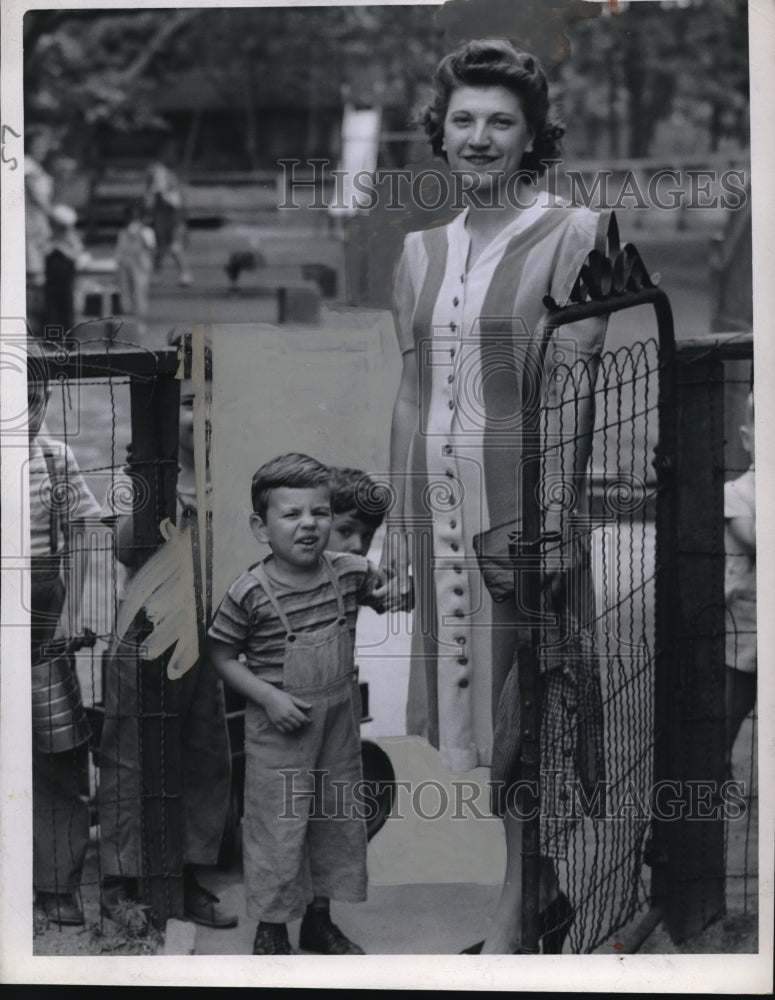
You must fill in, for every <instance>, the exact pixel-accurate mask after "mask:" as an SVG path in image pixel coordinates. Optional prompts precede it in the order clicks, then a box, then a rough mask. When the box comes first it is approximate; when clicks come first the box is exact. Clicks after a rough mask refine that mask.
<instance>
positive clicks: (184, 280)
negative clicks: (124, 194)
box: [145, 146, 192, 287]
mask: <svg viewBox="0 0 775 1000" xmlns="http://www.w3.org/2000/svg"><path fill="white" fill-rule="evenodd" d="M173 159H174V153H173V150H172V148H171V147H169V146H168V147H167V148H166V149H165V150H164V152H163V153H162V155H161V156H160V157H159V159H158V160H157V161H156V162H155V163H152V164H151V165H150V166H149V167H148V171H147V173H146V182H145V206H146V209H147V211H148V213H149V215H150V217H151V218H152V219H153V231H154V233H155V236H156V257H155V261H154V263H155V269H156V270H157V271H160V270H161V268H162V265H163V263H164V258H165V257H166V256H167V254H168V253H169V254H170V255H171V256H172V259H173V260H174V262H175V264H176V266H177V268H178V283H179V284H180V285H182V286H184V287H187V286H188V285H190V284H191V281H192V278H191V274H190V272H189V271H188V269H187V267H186V260H185V255H184V252H183V242H184V238H185V233H186V221H185V216H184V213H183V196H182V194H181V190H180V181H179V180H178V178H177V175H176V174H175V171H174V170H173V169H172V162H173Z"/></svg>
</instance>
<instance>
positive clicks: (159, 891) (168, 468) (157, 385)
mask: <svg viewBox="0 0 775 1000" xmlns="http://www.w3.org/2000/svg"><path fill="white" fill-rule="evenodd" d="M48 348H49V349H43V350H41V351H40V352H39V353H31V354H30V358H29V364H28V380H29V382H30V384H36V383H37V384H40V383H41V382H42V381H45V382H47V384H48V385H49V387H50V399H49V403H48V413H47V429H48V431H49V433H50V435H51V436H52V439H56V440H57V441H58V442H60V443H61V446H62V448H63V449H66V450H69V451H70V452H71V453H72V451H74V450H77V451H78V453H79V454H78V458H77V459H76V461H75V463H74V465H72V466H70V465H68V466H66V468H68V469H70V468H77V470H78V476H79V477H81V478H82V480H83V482H84V483H85V489H88V490H89V491H90V492H91V494H92V495H93V497H94V499H95V500H96V501H97V503H98V504H99V505H103V504H104V509H103V516H102V517H99V518H96V517H92V518H90V519H89V521H87V522H86V523H85V524H84V525H83V527H78V528H77V530H78V531H79V532H80V531H85V532H86V535H87V536H90V537H86V538H84V539H82V547H83V548H84V549H85V550H89V549H90V551H91V555H92V557H96V559H97V562H96V563H95V562H92V565H91V566H90V572H87V574H86V578H85V581H76V585H79V584H80V582H84V583H85V586H86V592H85V593H84V596H83V607H82V608H80V609H79V610H78V612H77V618H78V620H76V621H73V620H72V618H71V620H70V623H69V624H70V634H71V635H75V634H76V633H79V632H81V626H83V625H85V626H86V627H89V628H93V629H94V630H95V631H96V632H97V635H96V641H95V642H94V644H93V645H92V646H91V648H85V649H82V650H81V651H80V652H78V653H76V654H75V657H74V664H75V669H76V674H77V676H78V678H79V681H80V687H81V690H82V696H83V702H84V706H85V709H86V714H87V717H88V720H89V723H90V728H91V737H90V740H89V746H90V750H91V763H90V766H89V771H90V776H89V789H88V793H89V795H90V824H91V825H92V827H97V831H98V832H97V840H98V844H99V840H100V832H101V831H100V827H99V825H98V824H99V822H100V817H99V815H98V813H97V809H96V800H97V795H96V792H97V789H98V785H99V773H100V766H99V765H100V737H101V730H102V722H103V708H104V697H105V693H106V692H105V690H104V669H103V665H104V662H105V657H106V656H107V655H108V654H109V649H110V643H111V637H112V634H113V627H114V623H115V620H116V616H117V610H118V592H119V587H118V581H117V575H118V573H119V572H120V567H119V564H118V562H117V561H116V559H115V557H114V556H115V551H114V540H113V532H112V527H111V521H115V515H116V512H117V511H118V512H119V513H123V514H126V515H131V522H130V532H131V537H129V538H127V539H126V540H125V542H124V544H125V547H126V548H127V549H130V550H131V551H132V553H133V561H134V564H135V565H138V566H139V565H141V564H142V563H143V562H145V561H146V560H147V559H148V557H149V556H150V555H151V554H152V553H153V552H154V551H155V550H156V549H157V548H158V546H159V545H160V544H161V543H162V537H161V535H160V532H159V525H160V524H161V523H162V521H164V520H165V519H169V520H170V521H171V522H172V523H173V524H174V522H175V517H176V506H177V501H176V481H177V449H178V420H179V396H180V382H179V380H178V379H177V378H176V377H175V375H176V372H177V370H178V352H177V350H175V349H171V350H164V351H149V350H146V349H139V348H137V347H136V346H134V345H131V344H124V343H122V342H120V341H118V340H116V339H113V340H110V341H102V340H100V341H93V342H88V341H85V340H81V341H80V342H79V341H75V340H65V339H57V340H56V342H54V343H51V344H49V345H48ZM106 414H108V419H107V420H106ZM124 435H128V440H124V439H123V438H124ZM130 442H131V473H132V474H131V477H129V478H127V477H126V476H121V475H120V474H117V473H118V470H120V468H121V466H122V464H123V463H124V461H126V460H127V458H126V456H125V453H124V448H125V446H126V445H128V444H129V443H130ZM68 461H70V460H68ZM66 479H67V473H66V474H65V481H64V482H63V483H61V484H59V489H60V491H61V493H62V496H61V498H60V499H59V501H58V502H59V512H60V513H61V514H62V515H63V521H66V520H67V515H69V512H70V506H69V505H70V504H71V502H72V497H71V483H69V482H67V481H66ZM55 501H56V498H55ZM31 502H34V498H33V497H31ZM65 530H66V531H67V528H66V529H65ZM70 534H71V536H72V532H71V533H70ZM95 539H97V540H98V542H97V544H96V545H95ZM100 539H101V541H100ZM73 546H74V538H73V537H70V538H69V543H68V550H67V554H66V556H65V559H66V562H67V561H69V562H71V561H72V556H71V554H72V551H73ZM64 568H65V571H66V572H68V571H69V570H72V566H67V565H66V566H65V567H64ZM71 579H72V575H71ZM70 601H71V603H72V604H74V605H76V604H77V603H78V602H77V601H73V597H72V594H71V595H70ZM95 620H97V621H99V623H100V624H99V625H96V626H95V625H94V622H95ZM167 659H168V656H167V655H166V654H165V656H162V657H160V658H158V659H155V660H141V659H139V658H138V659H137V660H136V676H135V677H134V679H133V683H132V686H133V687H135V688H136V691H137V704H136V706H135V707H134V709H133V713H134V715H135V718H134V720H133V721H134V723H135V724H136V726H137V733H138V740H137V745H138V748H139V761H138V760H133V761H132V766H133V767H136V768H137V769H138V771H139V783H140V789H139V802H138V801H133V802H132V805H131V807H130V806H129V805H128V804H127V805H125V806H124V807H123V808H126V809H129V808H132V809H133V810H136V811H139V816H138V815H135V816H133V820H134V822H136V823H138V824H139V827H140V829H141V831H142V837H141V846H140V847H139V848H138V849H139V851H140V853H141V858H140V859H139V860H140V869H141V870H140V872H139V873H138V872H132V873H131V875H132V876H136V875H138V874H139V875H140V882H141V886H140V889H141V895H142V899H143V902H144V903H146V904H148V905H149V906H150V910H151V914H152V918H153V920H154V922H156V923H157V924H158V925H163V923H164V921H165V920H166V918H167V917H168V916H179V915H182V839H181V835H180V833H181V817H180V760H179V759H178V758H179V747H180V740H179V738H178V729H179V724H180V723H179V706H178V699H179V689H180V685H179V684H175V683H173V682H169V681H168V679H167V676H166V663H167ZM118 697H119V699H120V698H121V693H120V692H119V694H118ZM51 759H52V761H53V757H52V758H51ZM126 763H127V762H126V761H124V762H122V761H121V760H118V761H117V765H118V772H119V775H118V778H117V784H118V793H117V805H116V809H117V812H120V811H121V809H122V802H121V795H122V792H121V780H122V778H121V774H122V766H123V765H124V764H126ZM45 770H47V769H46V768H44V771H45ZM51 771H52V773H53V764H52V767H51ZM51 780H52V782H53V780H54V779H53V778H52V779H51ZM86 792H87V790H86V789H84V794H86ZM55 794H56V793H55V792H54V791H53V784H52V791H51V792H49V793H48V796H49V798H50V799H51V801H53V803H54V805H53V806H52V807H51V808H52V815H51V817H50V820H51V823H52V824H54V825H55V826H58V827H59V829H60V830H61V831H63V832H62V833H61V834H60V835H59V839H60V840H61V838H62V837H63V838H64V840H61V843H62V844H63V845H64V846H63V850H64V851H67V852H69V853H70V855H71V857H70V859H69V861H70V863H71V864H72V865H74V866H75V867H76V868H77V867H78V864H79V859H78V857H77V856H76V855H78V853H79V851H80V850H81V847H80V846H74V841H73V835H72V833H70V834H67V833H66V832H65V831H66V830H67V826H68V815H65V814H64V813H62V814H58V812H57V805H56V802H57V800H56V797H55ZM125 794H128V793H125ZM44 796H45V793H44ZM60 813H61V810H60ZM122 818H123V817H122V816H118V817H117V822H118V821H120V820H121V819H122ZM102 819H103V821H105V820H106V817H104V816H103V817H102ZM94 854H95V856H94V857H92V856H91V855H90V854H88V855H87V857H86V860H85V867H84V871H83V876H82V877H81V879H80V893H78V892H77V895H80V896H81V898H82V900H83V901H84V903H86V897H87V896H88V897H89V899H93V898H94V897H95V896H96V898H97V900H98V901H100V900H101V888H100V887H101V881H102V879H101V875H102V872H101V861H100V851H99V850H97V851H96V852H94ZM60 860H61V861H62V866H63V867H66V865H67V859H65V858H62V859H60ZM81 863H83V859H81ZM55 867H56V868H57V875H59V873H60V871H61V870H62V869H61V868H60V865H59V864H57V865H55ZM128 874H129V873H128ZM65 889H66V887H65V886H60V885H57V886H56V890H57V891H59V892H61V891H63V890H65ZM92 905H93V904H92ZM97 906H98V907H99V902H98V903H97ZM84 910H85V916H87V918H92V919H94V920H96V921H97V922H100V921H101V913H100V910H99V908H98V909H97V912H96V913H94V912H89V910H90V906H89V905H85V906H84Z"/></svg>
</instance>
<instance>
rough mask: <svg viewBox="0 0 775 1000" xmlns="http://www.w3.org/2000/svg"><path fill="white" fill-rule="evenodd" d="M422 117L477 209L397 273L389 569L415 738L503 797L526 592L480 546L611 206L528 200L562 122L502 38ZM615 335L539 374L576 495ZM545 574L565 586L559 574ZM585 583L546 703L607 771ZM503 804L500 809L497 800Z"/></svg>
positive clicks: (560, 911) (556, 946) (531, 68)
mask: <svg viewBox="0 0 775 1000" xmlns="http://www.w3.org/2000/svg"><path fill="white" fill-rule="evenodd" d="M420 122H421V124H423V125H424V127H425V130H426V132H427V134H428V137H429V139H430V141H431V145H432V147H433V150H434V152H435V153H437V154H439V155H441V156H443V157H444V158H445V159H446V160H447V161H448V163H449V166H450V168H451V170H452V173H453V176H455V175H456V176H458V177H459V176H461V175H462V176H463V178H464V181H465V183H461V184H460V185H459V189H460V190H461V191H464V192H466V198H467V207H466V208H465V210H464V211H463V212H462V213H461V214H460V215H458V216H457V217H456V218H455V219H454V221H452V222H451V223H450V224H449V225H447V226H443V227H441V226H436V227H435V228H431V229H427V230H425V231H423V232H415V233H410V234H409V235H408V236H407V238H406V241H405V244H404V251H403V255H402V258H401V262H400V264H399V267H398V270H397V273H396V281H395V289H394V300H395V315H396V325H397V330H398V338H399V343H400V347H401V352H402V355H403V374H402V378H401V383H400V386H399V390H398V395H397V398H396V403H395V408H394V413H393V424H392V431H391V473H392V477H393V479H392V481H393V486H394V489H395V494H396V499H397V502H396V504H395V506H394V508H393V509H392V510H391V512H390V514H389V515H388V531H387V535H386V537H387V544H386V549H385V554H384V563H385V565H386V566H387V567H388V568H389V569H390V570H391V571H392V573H393V574H394V575H393V578H392V579H393V580H394V581H395V582H394V584H393V586H394V589H395V590H396V591H397V592H398V593H400V594H403V595H405V596H406V602H407V603H408V599H409V596H408V595H409V593H410V580H409V561H410V558H409V557H410V553H411V562H412V581H411V582H412V583H413V586H414V592H415V594H416V608H415V617H416V621H415V628H414V631H413V636H412V660H411V670H410V682H409V697H408V711H407V732H409V733H414V734H418V735H422V736H425V737H427V739H428V740H429V741H430V742H431V743H432V744H433V745H434V746H436V747H438V749H439V752H440V754H441V758H442V760H443V762H444V763H445V765H446V766H447V767H448V768H449V769H450V770H451V771H453V772H463V771H468V770H471V769H472V768H475V767H477V766H478V765H491V766H492V775H491V777H492V779H493V782H501V786H502V787H504V786H505V788H506V789H510V788H513V787H515V786H516V783H517V782H518V781H519V778H520V773H519V757H520V740H519V731H518V724H519V702H518V693H519V692H518V685H517V683H516V679H517V669H516V666H515V641H516V635H517V600H516V599H515V594H514V591H513V588H512V591H511V593H510V594H503V593H500V594H497V595H495V596H493V595H491V594H490V592H489V591H488V589H487V587H488V586H489V583H487V584H486V583H485V579H484V577H483V576H482V575H481V574H480V573H479V572H478V569H477V554H478V553H479V554H481V552H482V551H484V550H485V549H486V550H487V551H488V552H490V553H491V555H492V556H493V557H494V558H495V559H496V560H497V559H501V560H507V559H508V552H507V549H506V539H507V537H508V533H509V531H510V530H511V531H513V530H518V529H519V527H520V524H521V511H520V488H521V486H520V483H521V477H520V465H521V462H522V459H523V455H522V424H523V416H524V408H525V405H526V403H527V400H524V399H523V398H522V392H523V387H524V386H526V385H528V384H529V382H530V380H527V381H526V380H525V371H524V368H525V358H526V357H527V356H528V351H529V347H530V344H531V343H532V342H533V341H535V339H536V338H538V337H540V336H541V335H542V333H543V328H544V325H545V319H546V307H545V305H544V299H545V296H547V295H552V297H553V298H556V301H558V302H564V301H565V300H566V299H567V296H568V294H569V292H570V288H571V286H572V283H573V280H574V279H575V277H576V273H577V270H578V266H579V261H580V260H583V259H584V257H585V256H586V253H587V252H588V251H589V250H591V249H592V247H593V246H594V244H595V235H596V231H597V225H598V217H597V216H596V215H595V214H594V213H593V212H591V211H589V210H587V209H584V208H573V207H570V206H568V205H566V204H564V203H562V202H560V201H559V200H553V199H552V198H550V197H549V196H546V197H542V198H540V199H539V198H532V199H531V198H529V197H527V194H528V191H527V189H529V188H530V187H531V186H532V185H536V184H537V181H538V178H539V177H540V176H541V175H542V173H543V172H544V170H545V168H546V161H547V160H550V159H551V160H557V159H558V153H559V147H558V140H559V138H560V137H561V136H562V134H563V129H562V128H561V127H560V126H558V125H556V124H554V123H553V122H552V120H551V118H550V109H549V101H548V86H547V80H546V77H545V75H544V72H543V70H542V68H541V66H540V64H539V63H538V61H537V60H536V59H535V58H534V57H533V56H531V55H529V54H528V53H526V52H522V51H519V50H517V49H515V48H514V47H513V46H512V45H510V44H509V43H508V42H505V41H500V40H480V41H472V42H468V43H466V44H465V45H462V46H461V47H460V48H458V49H457V50H455V51H454V52H452V53H451V54H450V55H448V56H446V57H445V58H444V59H442V61H441V63H440V64H439V66H438V69H437V71H436V75H435V78H434V81H433V94H432V98H431V100H430V102H429V103H428V105H427V106H426V108H425V109H424V110H423V112H422V113H421V115H420ZM604 334H605V322H604V321H603V320H591V321H590V320H588V321H586V322H583V323H577V324H572V325H570V326H568V327H566V328H564V330H563V341H562V345H561V346H562V351H561V352H558V351H557V350H556V349H555V351H554V352H550V354H548V355H547V357H550V358H551V357H553V358H554V361H553V362H550V366H551V364H552V363H554V364H555V365H558V366H559V365H560V364H561V363H563V362H564V364H565V365H566V366H567V367H569V368H570V369H571V370H573V371H574V372H578V378H574V379H567V378H566V379H564V384H565V385H569V384H572V385H574V386H575V387H576V389H577V390H578V391H577V392H574V393H573V394H572V395H571V394H570V393H568V395H570V397H571V398H567V399H566V398H564V395H563V394H561V393H560V390H559V388H558V386H559V382H558V380H557V378H556V377H555V376H556V375H557V374H558V372H555V371H553V370H546V371H537V372H535V377H534V378H533V379H532V381H533V383H534V384H535V389H536V393H537V394H543V395H541V398H543V399H544V400H545V401H546V400H548V402H549V404H550V407H549V409H550V410H551V411H552V412H553V413H555V414H556V415H557V417H558V426H557V427H555V428H553V429H551V428H550V433H552V434H553V435H554V438H553V444H554V445H555V447H554V448H553V449H552V451H553V455H552V458H551V459H549V460H547V462H546V464H547V465H550V468H549V469H548V470H545V471H547V472H548V473H549V475H550V476H551V475H553V476H554V477H555V478H559V479H562V480H565V479H567V482H568V486H569V488H570V489H571V490H573V492H574V495H575V493H579V494H584V491H583V490H578V489H576V487H577V486H578V483H579V477H580V476H583V475H584V474H585V470H586V465H587V460H588V456H589V445H590V436H591V431H592V427H593V415H592V408H591V404H590V399H591V395H592V394H591V393H590V392H589V391H588V389H589V386H590V385H594V378H595V372H596V368H597V361H598V357H599V352H600V349H601V347H602V343H603V338H604ZM560 354H561V355H562V359H563V360H562V361H561V357H560ZM576 366H578V368H577V367H576ZM561 381H562V380H561ZM561 396H562V398H561ZM536 398H539V397H538V395H537V396H536ZM579 506H580V504H579ZM549 513H550V512H548V511H546V512H544V517H543V528H544V530H545V531H550V530H551V531H559V532H562V533H568V532H569V531H570V523H571V520H572V519H571V518H569V517H565V515H564V514H563V515H558V516H557V518H556V519H555V520H556V523H550V520H551V519H550V517H549ZM574 513H581V514H583V511H580V510H578V509H577V510H576V511H575V512H574ZM563 538H564V539H565V534H563ZM565 540H569V538H568V539H565ZM498 544H500V545H501V548H500V549H498ZM572 549H573V547H572V546H570V545H569V546H568V551H571V550H572ZM582 550H583V544H582V545H581V546H579V551H582ZM573 551H575V549H574V550H573ZM582 564H583V559H582V558H581V557H579V566H581V565H582ZM566 568H567V569H570V568H573V569H574V572H575V571H576V569H577V567H576V565H575V563H574V565H573V566H572V567H571V566H568V567H566ZM507 575H508V574H507ZM544 582H545V584H546V585H547V588H546V589H547V590H548V591H549V590H551V591H552V592H553V590H554V589H555V588H554V581H552V580H546V581H544ZM549 584H551V585H552V586H551V588H550V587H549ZM572 584H573V586H571V587H570V588H568V591H567V592H568V593H569V594H570V596H569V597H568V599H567V600H566V601H565V606H564V607H563V608H561V609H555V610H559V613H560V621H561V622H562V623H563V626H564V628H565V629H566V630H567V635H566V636H565V638H568V637H572V643H571V644H572V645H573V649H574V652H573V653H572V654H569V660H570V662H567V661H566V662H565V663H564V664H563V667H562V669H559V668H558V666H557V665H556V664H555V666H554V668H553V669H549V668H547V667H546V665H545V664H544V666H543V679H544V683H545V692H548V693H545V699H548V701H547V704H548V703H550V704H551V705H552V710H553V711H554V715H553V714H552V711H549V710H548V709H546V707H545V711H544V719H543V724H544V730H545V731H546V732H549V733H553V734H555V735H556V734H558V733H559V734H564V735H567V734H569V733H571V732H573V733H577V734H584V735H583V736H579V739H578V740H577V743H576V745H578V746H584V747H585V752H586V753H587V754H588V756H587V757H585V759H584V760H583V761H575V760H573V761H572V763H571V767H573V765H574V764H575V766H576V768H577V770H578V771H579V772H581V774H580V776H582V777H583V778H584V779H590V778H591V779H592V780H595V779H596V778H600V777H602V749H601V748H602V723H601V721H600V719H601V711H602V710H601V709H600V708H599V706H600V695H599V691H600V687H599V675H598V672H597V663H596V661H595V659H594V656H593V655H592V645H591V643H592V640H591V636H588V635H587V634H586V633H585V631H584V629H583V628H582V627H580V626H579V625H578V623H577V622H578V620H582V621H586V620H587V619H583V618H580V616H579V614H578V613H577V612H578V609H577V607H576V604H579V603H583V601H584V598H585V596H586V594H587V592H588V591H589V589H590V585H589V580H588V579H587V578H586V577H585V576H584V574H583V572H580V573H579V574H577V576H574V577H573V578H572ZM394 596H395V595H394ZM504 598H507V599H504ZM571 657H575V661H574V660H573V659H572V658H571ZM582 682H583V684H584V690H585V695H584V700H583V704H582V700H581V699H579V706H580V707H579V710H578V712H577V714H576V716H574V718H573V719H571V718H570V717H569V716H568V712H567V711H566V710H565V707H564V706H566V705H570V704H571V698H570V691H571V689H573V690H575V687H576V685H581V684H582ZM564 684H566V685H567V688H568V690H567V691H566V690H565V688H563V685H564ZM565 694H568V695H569V696H568V697H567V698H566V697H565ZM575 727H578V728H575ZM553 743H554V744H556V745H555V746H552V747H551V748H550V749H549V752H547V753H546V754H545V756H544V757H543V761H542V762H543V764H544V766H545V767H547V768H551V767H552V766H553V765H554V764H557V766H558V767H559V768H560V770H562V769H563V768H564V767H565V766H566V765H567V761H565V762H563V761H562V760H555V756H556V755H558V754H561V747H562V745H563V744H567V743H568V739H565V738H557V739H555V740H553ZM558 748H560V749H558ZM542 753H544V746H543V741H542ZM494 806H495V808H496V809H497V810H498V811H503V803H502V802H499V801H495V802H494ZM505 812H506V815H505V822H506V843H507V871H506V876H505V879H504V887H503V893H502V896H501V900H500V902H499V904H498V907H497V910H496V913H495V917H494V920H493V924H492V928H491V930H490V932H489V934H488V936H487V938H486V939H485V941H484V942H483V943H482V946H481V950H482V951H484V952H490V953H496V952H511V951H515V950H518V949H519V947H520V943H521V940H520V907H521V894H522V888H521V867H520V865H521V862H520V854H521V842H522V828H521V822H520V821H519V819H518V818H516V817H514V816H511V815H509V813H508V810H505ZM540 874H541V878H540V893H539V908H540V910H541V913H540V915H539V927H540V928H541V931H540V933H541V936H542V938H543V940H542V947H543V951H544V952H549V951H560V950H561V949H562V943H563V940H564V938H565V936H566V934H567V931H568V927H569V925H570V921H571V919H572V914H573V910H572V908H571V906H570V903H569V902H568V900H567V898H566V897H565V896H564V895H563V894H562V893H561V892H559V886H558V881H557V875H556V871H555V869H554V866H553V864H552V863H551V861H550V860H549V858H548V857H547V858H544V859H542V862H541V872H540Z"/></svg>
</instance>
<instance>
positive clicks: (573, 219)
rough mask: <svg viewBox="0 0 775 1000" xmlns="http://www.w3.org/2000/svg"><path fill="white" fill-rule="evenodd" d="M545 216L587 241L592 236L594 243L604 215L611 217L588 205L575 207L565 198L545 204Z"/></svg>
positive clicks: (551, 198)
mask: <svg viewBox="0 0 775 1000" xmlns="http://www.w3.org/2000/svg"><path fill="white" fill-rule="evenodd" d="M544 214H545V215H548V216H550V217H551V218H553V219H555V220H556V221H557V224H558V226H560V227H562V229H563V230H564V231H565V232H567V233H569V234H578V235H579V236H581V237H583V238H585V239H588V238H589V237H590V236H591V237H592V241H593V242H594V237H595V234H596V233H597V229H598V225H600V221H601V218H602V217H603V215H604V214H605V215H606V216H609V215H610V214H611V213H610V212H607V213H602V212H598V211H595V209H592V208H588V207H587V206H586V205H574V204H573V203H572V202H569V201H567V200H566V199H564V198H560V197H557V196H553V197H550V198H548V199H547V201H546V202H545V204H544Z"/></svg>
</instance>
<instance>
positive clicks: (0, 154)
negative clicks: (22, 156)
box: [0, 125, 21, 170]
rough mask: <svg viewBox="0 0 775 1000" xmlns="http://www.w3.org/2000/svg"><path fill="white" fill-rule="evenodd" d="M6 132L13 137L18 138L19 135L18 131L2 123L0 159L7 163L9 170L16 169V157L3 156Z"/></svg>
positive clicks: (17, 163) (17, 164) (17, 162)
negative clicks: (7, 157)
mask: <svg viewBox="0 0 775 1000" xmlns="http://www.w3.org/2000/svg"><path fill="white" fill-rule="evenodd" d="M6 132H10V133H11V135H12V136H13V137H14V138H15V139H20V138H21V136H20V134H19V133H18V132H14V130H13V129H12V128H11V126H10V125H3V127H2V139H0V160H2V161H3V163H7V164H8V165H9V167H10V169H11V170H16V168H17V167H18V166H19V161H18V160H17V159H16V157H15V156H12V157H10V158H9V159H6V158H5V143H6V135H5V134H6Z"/></svg>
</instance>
